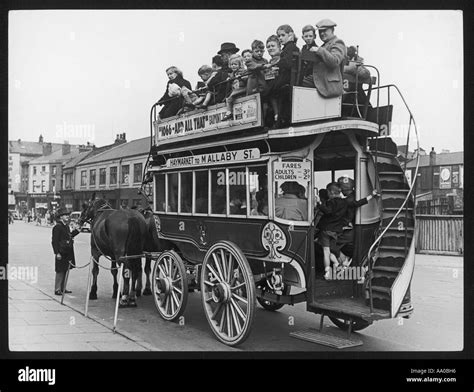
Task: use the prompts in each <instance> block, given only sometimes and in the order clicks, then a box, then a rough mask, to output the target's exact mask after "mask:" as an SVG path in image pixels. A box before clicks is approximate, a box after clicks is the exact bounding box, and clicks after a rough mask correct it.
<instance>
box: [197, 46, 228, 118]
mask: <svg viewBox="0 0 474 392" xmlns="http://www.w3.org/2000/svg"><path fill="white" fill-rule="evenodd" d="M223 65H224V63H223V62H222V58H221V56H219V55H217V56H214V57H213V58H212V70H213V76H211V77H210V78H209V80H208V81H207V88H208V90H209V91H208V93H207V94H206V98H205V99H204V102H203V103H202V105H201V108H203V109H206V108H207V107H208V106H209V105H215V104H218V103H221V102H223V101H224V99H225V97H226V95H227V83H226V82H225V81H226V80H227V78H228V74H227V72H226V71H225V70H224V69H222V67H223Z"/></svg>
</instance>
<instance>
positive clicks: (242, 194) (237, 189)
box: [229, 167, 247, 215]
mask: <svg viewBox="0 0 474 392" xmlns="http://www.w3.org/2000/svg"><path fill="white" fill-rule="evenodd" d="M229 199H230V200H229V213H230V215H247V173H246V170H245V167H239V168H234V169H229Z"/></svg>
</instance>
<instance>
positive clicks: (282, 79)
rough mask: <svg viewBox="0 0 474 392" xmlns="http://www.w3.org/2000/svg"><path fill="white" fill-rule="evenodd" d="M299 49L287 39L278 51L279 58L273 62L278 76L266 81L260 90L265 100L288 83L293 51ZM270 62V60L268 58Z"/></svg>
mask: <svg viewBox="0 0 474 392" xmlns="http://www.w3.org/2000/svg"><path fill="white" fill-rule="evenodd" d="M299 51H300V50H299V49H298V47H297V46H296V44H295V42H294V41H288V42H287V43H286V44H285V46H284V47H283V49H282V51H281V53H280V59H279V61H278V62H277V63H276V64H275V67H278V76H277V77H276V78H275V79H274V80H269V81H267V85H266V87H265V90H264V91H263V92H262V97H263V99H264V100H267V99H268V98H270V97H275V96H277V95H278V93H279V92H280V89H281V88H282V87H283V86H285V85H288V84H290V82H291V69H292V66H293V52H298V53H299ZM270 64H272V61H271V60H270Z"/></svg>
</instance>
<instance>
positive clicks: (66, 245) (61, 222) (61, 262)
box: [51, 207, 80, 295]
mask: <svg viewBox="0 0 474 392" xmlns="http://www.w3.org/2000/svg"><path fill="white" fill-rule="evenodd" d="M68 220H69V212H68V211H67V210H66V209H65V208H62V207H61V208H59V209H58V212H57V214H56V221H57V223H56V225H55V226H54V227H53V235H52V240H51V245H52V246H53V251H54V255H55V268H54V269H55V272H56V280H55V285H54V294H56V295H62V293H63V291H64V292H65V293H71V292H70V291H68V290H66V272H67V271H68V269H71V268H74V266H75V265H76V262H75V259H74V240H73V238H74V237H75V236H76V235H78V234H79V233H80V231H79V230H77V229H74V230H73V231H72V232H71V231H70V229H69V224H68Z"/></svg>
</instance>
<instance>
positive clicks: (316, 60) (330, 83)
mask: <svg viewBox="0 0 474 392" xmlns="http://www.w3.org/2000/svg"><path fill="white" fill-rule="evenodd" d="M335 26H336V23H334V22H333V21H331V20H329V19H323V20H321V21H319V22H318V23H316V28H317V29H318V33H319V37H320V38H321V41H323V42H324V43H323V45H321V46H320V47H312V48H311V49H310V54H311V55H310V56H311V57H312V61H313V75H312V76H313V78H312V80H311V78H309V80H308V78H305V80H304V81H303V87H316V89H317V90H318V92H319V93H320V94H321V95H322V96H323V97H325V98H332V97H338V96H340V95H342V93H343V80H342V73H343V70H344V64H345V61H346V45H345V44H344V42H343V41H342V40H340V39H339V38H337V37H336V36H335V35H334V27H335Z"/></svg>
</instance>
